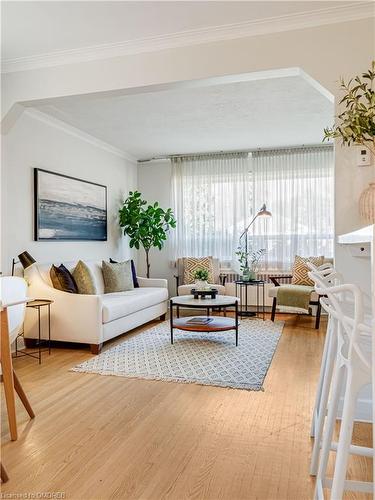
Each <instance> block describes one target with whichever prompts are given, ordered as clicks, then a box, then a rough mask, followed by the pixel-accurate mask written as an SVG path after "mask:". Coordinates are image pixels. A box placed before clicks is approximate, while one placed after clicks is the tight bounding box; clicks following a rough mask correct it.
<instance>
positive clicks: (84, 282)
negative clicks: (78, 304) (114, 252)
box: [73, 260, 97, 295]
mask: <svg viewBox="0 0 375 500" xmlns="http://www.w3.org/2000/svg"><path fill="white" fill-rule="evenodd" d="M73 278H74V280H75V282H76V283H77V287H78V293H82V294H85V295H96V294H97V290H96V286H95V280H94V276H93V274H92V272H91V271H90V269H89V268H88V266H87V265H86V264H85V263H84V262H82V260H80V261H78V264H77V265H76V267H75V269H74V271H73Z"/></svg>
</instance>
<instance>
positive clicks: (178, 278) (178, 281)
mask: <svg viewBox="0 0 375 500" xmlns="http://www.w3.org/2000/svg"><path fill="white" fill-rule="evenodd" d="M174 277H175V278H176V295H178V287H179V286H180V277H179V275H178V274H175V275H174Z"/></svg>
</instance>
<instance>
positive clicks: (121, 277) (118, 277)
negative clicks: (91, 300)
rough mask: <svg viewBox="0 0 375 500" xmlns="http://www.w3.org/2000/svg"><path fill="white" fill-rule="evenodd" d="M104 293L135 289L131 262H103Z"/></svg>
mask: <svg viewBox="0 0 375 500" xmlns="http://www.w3.org/2000/svg"><path fill="white" fill-rule="evenodd" d="M102 271H103V280H104V293H114V292H125V291H126V290H133V288H134V284H133V276H132V269H131V262H130V260H127V261H125V262H116V263H114V262H105V261H104V260H103V262H102Z"/></svg>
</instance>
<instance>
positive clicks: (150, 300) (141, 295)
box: [101, 287, 168, 323]
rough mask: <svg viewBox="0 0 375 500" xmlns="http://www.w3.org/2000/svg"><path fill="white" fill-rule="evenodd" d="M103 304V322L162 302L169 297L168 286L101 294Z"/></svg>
mask: <svg viewBox="0 0 375 500" xmlns="http://www.w3.org/2000/svg"><path fill="white" fill-rule="evenodd" d="M101 298H102V304H103V323H109V322H110V321H114V320H115V319H118V318H122V317H124V316H127V315H128V314H132V313H134V312H137V311H141V310H142V309H146V308H147V307H151V306H154V305H156V304H160V303H161V302H164V301H165V300H167V299H168V290H167V289H166V288H152V287H147V288H142V287H141V288H134V289H133V290H129V291H127V292H117V293H106V294H104V295H101Z"/></svg>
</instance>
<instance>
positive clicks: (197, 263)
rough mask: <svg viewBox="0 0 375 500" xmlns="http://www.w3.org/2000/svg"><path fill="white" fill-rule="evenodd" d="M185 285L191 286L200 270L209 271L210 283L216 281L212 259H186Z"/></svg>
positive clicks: (184, 261) (184, 260)
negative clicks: (195, 274)
mask: <svg viewBox="0 0 375 500" xmlns="http://www.w3.org/2000/svg"><path fill="white" fill-rule="evenodd" d="M183 263H184V283H183V284H184V285H189V284H192V283H194V282H195V278H194V273H195V272H196V271H198V269H205V270H207V271H208V280H207V281H208V282H209V283H212V282H213V280H214V269H213V263H212V257H184V259H183Z"/></svg>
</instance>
